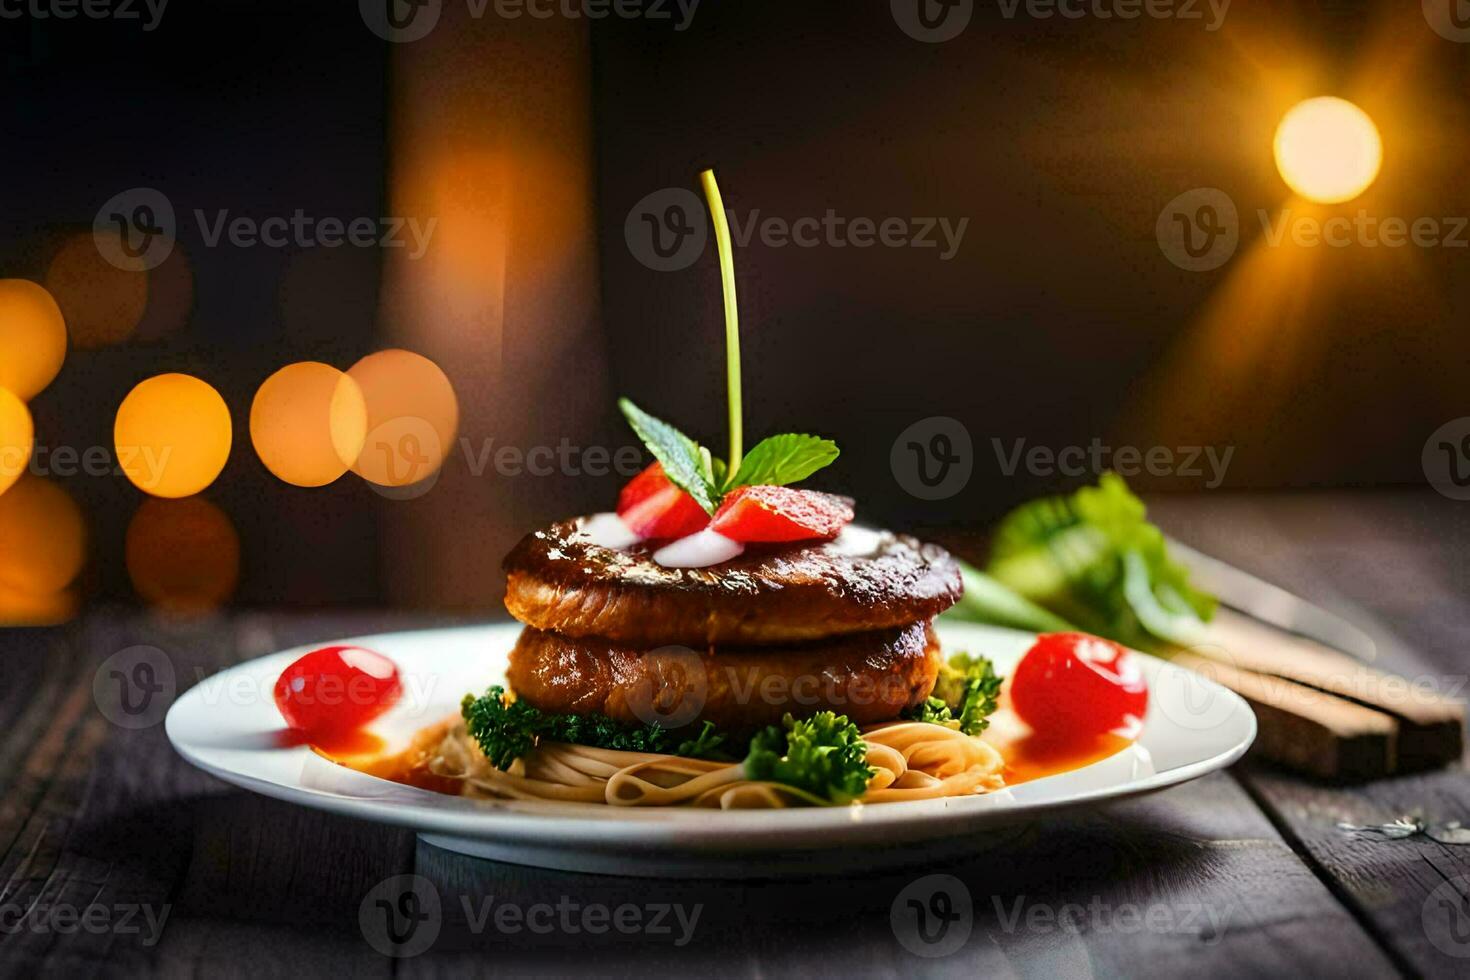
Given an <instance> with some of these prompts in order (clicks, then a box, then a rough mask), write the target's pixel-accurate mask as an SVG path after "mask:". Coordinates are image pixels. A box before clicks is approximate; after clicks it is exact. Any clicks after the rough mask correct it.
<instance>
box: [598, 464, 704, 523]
mask: <svg viewBox="0 0 1470 980" xmlns="http://www.w3.org/2000/svg"><path fill="white" fill-rule="evenodd" d="M618 516H619V517H621V518H622V519H623V523H624V524H626V525H628V529H629V530H630V531H632V532H633V533H634V534H637V535H638V536H639V537H644V538H654V539H661V538H682V537H684V536H685V535H686V534H693V533H694V532H695V531H699V530H703V528H704V527H705V525H707V524H708V523H709V515H708V514H706V513H705V512H704V508H703V507H701V506H699V504H698V502H696V501H695V499H694V498H693V497H691V496H689V494H687V493H685V492H684V491H683V490H680V489H679V488H678V487H676V486H674V484H673V483H671V482H670V481H669V478H668V477H667V476H665V475H664V468H663V464H662V463H653V464H652V465H651V466H649V467H648V468H647V469H645V470H644V471H643V472H642V473H639V474H638V475H637V476H635V477H633V479H632V481H631V482H629V483H628V485H627V486H625V487H623V492H622V493H620V494H618Z"/></svg>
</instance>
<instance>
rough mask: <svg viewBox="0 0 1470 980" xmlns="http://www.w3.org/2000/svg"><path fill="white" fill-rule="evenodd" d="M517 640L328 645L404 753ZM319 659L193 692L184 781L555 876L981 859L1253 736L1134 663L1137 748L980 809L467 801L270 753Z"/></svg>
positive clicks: (243, 669) (975, 644)
mask: <svg viewBox="0 0 1470 980" xmlns="http://www.w3.org/2000/svg"><path fill="white" fill-rule="evenodd" d="M519 630H520V626H519V624H514V623H509V624H501V625H493V626H479V627H469V628H461V629H448V630H428V631H423V632H413V633H388V634H383V635H381V636H369V637H358V638H354V639H351V640H343V641H341V642H342V643H344V644H351V645H354V646H363V647H367V648H369V649H372V650H377V651H379V652H380V653H383V654H385V655H386V656H388V657H390V658H392V659H393V660H394V662H396V663H397V664H398V666H399V670H400V672H401V673H402V675H403V677H404V687H405V693H404V698H403V700H402V701H401V702H400V703H399V704H398V705H397V706H396V707H395V708H394V709H393V710H392V711H391V712H389V713H388V714H387V715H385V716H384V717H383V718H382V719H380V720H379V721H378V722H377V723H375V725H374V726H373V728H374V731H375V732H377V733H378V734H380V735H382V736H383V737H384V738H386V739H387V740H388V741H389V742H390V743H391V744H400V743H406V739H407V738H408V736H409V735H411V734H412V733H413V732H414V731H416V730H418V729H419V728H421V727H423V726H425V725H428V724H431V723H433V722H435V721H437V720H439V719H441V718H443V717H445V716H446V715H449V714H452V713H454V712H456V711H457V710H458V706H459V702H460V699H461V698H462V697H463V696H464V694H465V693H466V692H469V691H474V692H476V693H479V692H480V691H483V690H484V688H486V687H487V686H489V685H491V684H494V683H503V677H504V671H505V662H506V656H507V654H508V653H509V651H510V648H511V646H512V645H513V643H514V641H515V637H516V634H517V633H518V632H519ZM939 634H940V638H941V639H942V640H943V642H944V647H945V649H946V650H961V649H964V650H971V651H975V652H983V653H985V654H986V655H987V656H989V657H991V658H992V659H993V660H995V662H996V666H997V667H998V668H999V669H1001V670H1002V671H1003V672H1008V671H1009V668H1010V667H1011V666H1013V665H1014V663H1015V661H1016V660H1017V658H1019V657H1020V655H1021V654H1022V653H1024V652H1025V650H1026V649H1027V648H1028V647H1029V646H1030V644H1031V642H1032V640H1033V639H1034V637H1033V636H1032V635H1031V634H1029V633H1019V632H1015V631H1012V630H1003V629H994V628H991V627H984V626H973V625H968V624H962V623H960V624H951V623H944V624H942V625H941V626H940V628H939ZM318 645H321V644H318ZM315 646H317V645H314V646H313V647H302V648H299V649H295V650H287V651H284V652H282V653H277V654H273V655H271V656H267V657H262V658H260V659H258V660H253V661H251V662H249V663H245V664H241V665H239V666H237V667H233V668H231V669H229V670H226V671H224V672H222V673H220V674H216V675H215V676H213V677H210V678H208V679H206V680H204V681H203V682H201V683H200V684H198V685H197V686H195V687H194V688H193V689H191V690H190V691H188V692H187V693H186V694H184V695H183V696H182V697H180V698H179V699H178V701H177V702H175V704H174V705H173V707H172V708H171V709H170V711H169V713H168V720H167V722H166V726H165V727H166V730H167V732H168V737H169V740H170V741H171V742H172V743H173V745H174V747H175V748H176V749H177V750H178V751H179V753H180V754H181V755H182V756H183V757H184V758H185V759H187V760H189V761H190V762H191V763H193V764H194V765H196V766H198V767H200V768H201V769H204V770H205V771H207V772H210V773H212V774H214V775H215V776H218V777H219V778H220V779H223V780H225V781H226V782H229V783H234V784H235V785H237V786H243V787H245V788H246V789H249V790H253V791H255V792H257V793H262V794H264V795H266V796H272V797H276V798H277V799H282V800H289V801H291V802H293V803H299V804H301V805H303V806H309V807H315V808H317V809H321V810H326V811H328V812H331V813H340V814H343V815H346V816H350V817H358V818H361V819H364V820H375V821H380V822H383V823H391V824H399V825H402V826H406V827H412V828H413V829H415V830H417V831H418V832H419V833H420V835H421V836H422V837H423V838H424V839H425V840H427V841H429V842H431V843H434V844H436V845H438V846H441V847H446V848H450V849H452V850H456V851H460V852H462V853H466V854H473V855H476V856H480V857H487V858H493V859H495V860H500V861H509V862H513V863H516V864H526V865H533V866H537V867H547V868H559V869H564V870H576V871H591V872H600V873H608V874H625V875H656V876H686V875H689V876H708V875H721V876H733V877H747V876H765V875H772V874H786V873H790V874H801V873H816V872H827V871H833V870H840V869H842V868H843V867H845V866H848V865H852V866H861V867H863V868H868V869H872V868H875V867H878V866H884V865H889V866H891V865H899V864H905V863H918V862H921V861H926V860H935V859H938V858H940V857H945V856H949V855H950V854H953V853H955V852H959V851H973V850H977V849H980V848H981V847H983V846H984V844H985V843H986V842H987V841H990V840H995V839H997V835H995V834H994V833H993V831H994V830H995V829H996V828H1000V827H1005V826H1010V825H1016V824H1019V823H1022V822H1025V821H1027V820H1030V819H1032V818H1034V817H1036V816H1037V815H1038V814H1040V813H1043V812H1046V811H1053V810H1058V809H1061V808H1064V807H1089V806H1096V805H1098V804H1100V803H1102V802H1103V801H1106V800H1116V799H1120V798H1123V797H1128V796H1136V795H1138V794H1141V793H1149V792H1153V791H1155V790H1160V789H1163V788H1165V787H1168V786H1173V785H1176V784H1178V783H1182V782H1185V781H1186V780H1190V779H1194V778H1196V777H1199V776H1203V775H1205V774H1206V773H1209V772H1213V771H1215V770H1217V769H1222V768H1224V767H1225V766H1228V765H1229V764H1230V763H1232V762H1234V761H1235V760H1236V759H1238V758H1240V756H1241V754H1242V753H1244V752H1245V750H1246V749H1247V748H1248V747H1249V746H1250V744H1251V740H1252V739H1254V738H1255V734H1256V719H1255V716H1254V715H1253V714H1252V713H1251V709H1250V707H1249V706H1248V705H1247V704H1246V703H1245V702H1244V701H1243V700H1241V699H1240V698H1239V697H1238V696H1237V695H1235V694H1234V693H1233V692H1231V691H1227V690H1226V689H1224V688H1222V687H1220V686H1219V685H1217V684H1215V683H1213V682H1211V681H1209V680H1206V679H1205V678H1203V677H1200V676H1199V675H1198V674H1194V673H1192V672H1190V671H1187V670H1183V669H1181V668H1178V667H1174V666H1171V665H1170V664H1167V663H1165V662H1163V661H1161V660H1158V659H1156V658H1153V657H1148V656H1143V670H1144V674H1145V676H1146V677H1147V678H1148V682H1149V691H1150V698H1149V709H1148V717H1147V718H1146V719H1145V721H1144V726H1143V731H1142V733H1141V735H1140V737H1139V739H1138V741H1137V742H1136V743H1134V744H1133V745H1132V746H1131V747H1129V748H1128V749H1125V750H1123V751H1122V752H1119V753H1118V754H1116V755H1114V756H1111V757H1109V758H1107V759H1104V760H1102V761H1101V762H1097V763H1094V764H1092V765H1089V766H1086V767H1084V768H1081V769H1077V770H1074V771H1072V772H1067V773H1062V774H1059V775H1055V776H1049V777H1046V778H1044V779H1038V780H1035V781H1033V782H1029V783H1023V784H1021V785H1018V786H1015V787H1012V788H1009V789H1006V790H1003V791H1001V792H997V793H991V794H988V795H985V796H977V797H965V798H949V799H941V800H926V801H922V802H913V803H884V804H874V805H871V806H851V807H830V808H813V809H791V810H777V811H711V810H690V809H677V808H667V809H656V808H646V809H634V808H624V807H607V806H601V805H597V804H574V803H549V802H540V801H530V802H520V801H517V802H498V801H484V800H469V799H461V798H457V797H450V796H445V795H442V794H438V793H431V792H428V791H426V790H421V789H416V788H413V787H409V786H402V785H399V784H397V783H391V782H387V781H385V780H381V779H377V778H374V777H372V776H367V775H364V774H362V773H358V772H353V771H352V770H349V769H346V768H344V767H342V766H338V765H335V764H333V763H331V762H328V761H326V760H324V759H322V758H321V757H320V756H318V755H316V754H315V753H313V752H312V751H311V750H310V749H308V748H306V747H304V746H294V747H281V739H280V735H281V734H282V732H281V729H282V723H281V717H280V714H279V713H278V712H277V711H276V708H275V705H274V703H273V700H272V696H271V689H272V686H273V685H274V684H275V681H276V678H277V676H278V675H279V674H280V672H281V671H282V669H284V668H285V667H286V666H287V665H288V664H290V663H291V662H292V661H293V660H295V659H296V658H297V657H299V656H300V655H301V654H302V653H304V652H306V651H307V650H308V649H314V648H315ZM1140 656H1142V655H1140ZM982 832H984V833H983V835H982ZM977 835H980V836H977Z"/></svg>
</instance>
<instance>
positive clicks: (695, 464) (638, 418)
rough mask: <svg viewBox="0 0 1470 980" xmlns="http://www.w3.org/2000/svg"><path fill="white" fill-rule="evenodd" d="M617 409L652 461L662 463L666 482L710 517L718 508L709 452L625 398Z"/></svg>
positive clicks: (620, 401) (619, 401) (620, 399)
mask: <svg viewBox="0 0 1470 980" xmlns="http://www.w3.org/2000/svg"><path fill="white" fill-rule="evenodd" d="M618 408H619V409H621V410H622V412H623V415H624V416H625V417H626V418H627V420H628V424H629V425H630V426H632V427H633V431H634V432H635V433H636V434H637V435H638V438H639V439H642V440H643V445H645V446H647V447H648V451H649V452H650V453H652V454H653V458H654V459H656V460H658V461H659V462H660V463H662V464H663V466H664V475H665V476H667V477H668V478H669V482H670V483H672V484H674V486H676V487H678V488H679V489H681V490H683V491H684V492H685V493H687V494H689V496H691V497H693V498H694V500H695V502H696V503H698V504H699V506H701V507H703V508H704V510H705V513H707V514H713V513H714V512H715V508H716V507H718V506H719V493H718V491H717V490H716V488H715V481H714V471H713V463H712V461H711V459H710V455H709V451H708V450H705V449H702V448H701V447H700V445H699V443H697V442H695V441H694V440H693V439H691V438H689V437H688V436H686V435H685V434H684V433H682V432H680V431H679V430H678V429H676V428H674V427H673V426H672V425H669V423H667V422H664V421H662V420H661V419H656V418H654V417H653V416H652V415H649V414H648V413H647V412H645V411H644V410H643V409H641V408H639V407H638V406H637V405H634V404H633V403H632V402H630V401H628V399H626V398H619V399H618Z"/></svg>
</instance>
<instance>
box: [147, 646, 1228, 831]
mask: <svg viewBox="0 0 1470 980" xmlns="http://www.w3.org/2000/svg"><path fill="white" fill-rule="evenodd" d="M519 629H520V626H519V624H515V623H496V624H488V625H482V626H469V627H452V628H449V629H430V630H418V631H407V632H394V633H379V634H373V635H367V636H359V637H351V638H346V639H342V640H335V641H330V642H331V643H340V644H343V645H351V646H363V647H368V648H370V649H380V650H392V649H394V648H395V647H396V646H398V645H399V644H402V643H406V642H412V641H415V640H418V641H420V642H422V641H425V640H433V639H435V638H438V639H441V640H442V639H443V638H445V637H447V636H452V635H455V634H458V635H460V636H462V637H463V638H465V639H466V640H469V639H471V638H472V637H473V636H474V635H475V634H479V635H480V636H481V638H482V640H484V639H489V638H491V637H493V635H494V634H495V633H497V632H501V631H504V632H506V634H507V636H508V637H509V636H513V635H514V632H515V631H518V630H519ZM940 633H941V638H942V639H944V640H945V646H946V649H954V648H956V646H965V645H967V644H966V643H965V642H964V640H963V636H964V634H966V633H969V634H971V636H972V637H973V636H975V635H979V634H984V633H989V634H991V635H992V636H994V635H997V634H1011V635H1012V636H1013V637H1020V636H1026V635H1028V634H1019V633H1017V632H1016V631H1012V630H999V629H996V628H991V627H977V626H973V625H971V624H965V623H958V624H949V623H941V624H940ZM946 635H948V636H946ZM325 645H328V644H326V643H314V644H308V645H303V646H300V647H296V648H292V649H289V650H284V651H281V652H280V653H276V654H269V655H267V656H264V657H261V658H257V659H255V660H251V661H247V662H245V663H242V664H238V665H236V666H234V667H231V668H228V669H227V670H225V671H222V672H220V673H218V674H215V675H213V676H211V677H209V678H206V679H205V680H203V681H201V682H200V683H199V684H197V685H195V686H194V687H193V688H191V689H190V690H189V691H187V692H185V693H184V694H183V695H181V696H180V697H179V698H178V699H177V700H176V701H175V702H174V704H173V706H172V707H171V708H170V710H169V713H168V716H167V718H166V720H165V731H166V733H167V735H168V738H169V740H170V742H171V743H172V744H173V746H174V748H175V750H176V751H178V752H179V754H180V755H181V756H183V758H184V759H186V760H187V761H188V762H190V763H191V764H193V765H195V766H197V767H199V768H200V769H202V770H204V771H205V772H208V773H210V774H211V775H214V776H216V777H217V778H219V779H222V780H224V781H225V782H227V783H231V784H233V785H236V786H240V787H242V788H244V789H248V790H251V791H252V792H256V793H260V794H262V795H265V796H269V797H273V798H276V799H280V800H284V801H287V802H291V803H296V804H299V805H303V806H307V807H310V808H314V809H320V810H323V811H327V812H331V813H336V814H340V815H343V816H349V817H356V818H359V819H368V820H373V821H377V822H382V823H389V824H394V825H399V826H405V827H410V828H413V829H415V830H417V831H420V832H423V833H427V834H433V835H449V836H457V837H471V838H485V839H490V840H495V841H497V842H501V843H507V842H508V843H514V842H515V841H516V840H517V839H523V840H525V841H526V842H527V843H528V844H534V846H536V847H542V848H544V847H565V848H571V849H575V850H581V851H590V852H606V851H620V850H621V851H627V850H629V849H636V850H639V851H647V850H664V849H675V850H677V851H680V852H683V853H690V852H702V851H708V852H723V853H731V852H746V851H773V850H791V849H803V848H807V847H815V848H831V847H842V846H847V845H850V844H854V843H861V842H863V841H865V840H868V841H871V840H878V839H881V840H883V841H885V842H894V843H898V842H902V841H903V840H908V839H912V840H921V839H922V840H928V839H934V838H944V837H949V836H953V835H956V834H959V833H963V832H965V831H968V830H974V829H981V828H983V827H985V826H987V825H990V826H995V825H1001V824H1011V823H1015V822H1020V821H1024V820H1030V819H1033V818H1035V817H1037V816H1040V815H1043V814H1046V813H1049V812H1054V811H1057V810H1061V809H1069V808H1073V807H1079V806H1085V805H1087V804H1099V803H1103V802H1112V801H1117V800H1122V799H1127V798H1130V797H1134V796H1139V795H1143V794H1146V793H1152V792H1157V791H1159V790H1162V789H1166V788H1169V787H1171V786H1175V785H1178V784H1180V783H1183V782H1187V781H1189V780H1192V779H1196V778H1199V777H1200V776H1204V775H1206V774H1208V773H1210V772H1214V771H1216V770H1218V769H1223V768H1225V767H1226V766H1228V765H1230V764H1231V763H1233V762H1235V761H1236V760H1237V759H1239V758H1240V757H1241V756H1242V755H1243V754H1244V753H1245V752H1246V750H1247V749H1248V748H1249V747H1250V744H1251V742H1252V741H1253V740H1254V738H1255V735H1256V719H1255V715H1254V713H1253V712H1252V711H1251V709H1250V707H1249V705H1247V704H1246V702H1245V701H1244V700H1243V699H1241V698H1240V697H1239V696H1238V695H1236V694H1235V693H1234V692H1232V691H1229V690H1227V689H1225V688H1222V687H1219V686H1218V685H1216V684H1215V683H1214V682H1212V681H1209V680H1208V679H1206V678H1203V677H1200V676H1199V675H1196V674H1192V673H1190V674H1189V677H1190V678H1192V679H1193V681H1195V682H1198V683H1202V684H1204V685H1206V686H1207V688H1208V689H1209V691H1210V694H1211V695H1212V696H1215V697H1222V698H1224V699H1225V701H1226V703H1227V704H1228V705H1229V707H1230V716H1231V717H1232V718H1239V719H1240V720H1242V721H1244V722H1245V723H1246V729H1245V731H1244V733H1243V734H1242V735H1241V736H1240V737H1239V738H1238V739H1236V740H1235V742H1234V743H1233V744H1231V745H1230V746H1229V747H1228V748H1227V749H1225V750H1223V751H1220V752H1217V753H1215V754H1213V755H1211V756H1209V757H1206V758H1202V759H1197V760H1194V761H1191V762H1187V763H1183V764H1181V765H1178V766H1174V767H1171V768H1169V769H1166V770H1164V771H1162V772H1156V773H1154V774H1152V775H1150V776H1146V777H1144V778H1141V779H1136V780H1130V781H1128V782H1125V783H1121V784H1117V785H1110V786H1107V787H1103V788H1098V789H1093V790H1088V791H1082V792H1077V793H1072V794H1069V795H1065V796H1060V797H1056V798H1053V799H1044V800H1034V801H1025V802H1015V801H1009V802H1008V803H1007V804H1005V805H994V804H993V803H992V802H987V801H989V800H991V798H990V797H985V796H980V797H968V798H950V799H946V800H938V801H928V802H923V803H888V804H881V805H873V806H866V807H862V806H857V807H836V808H827V809H821V808H814V809H791V810H782V811H731V812H722V811H691V810H688V809H681V808H669V809H652V808H651V809H645V810H638V811H632V812H630V811H627V810H623V809H621V808H603V807H599V806H596V805H584V807H585V810H586V812H585V814H581V813H579V815H577V816H561V815H552V814H551V813H549V812H547V811H548V810H550V809H551V807H542V806H540V805H538V804H534V803H530V804H514V805H503V804H490V805H474V806H473V808H472V809H465V808H462V806H455V805H453V804H461V805H462V804H467V803H470V802H471V801H464V800H458V799H456V798H452V797H450V798H446V797H442V796H440V795H439V794H435V793H432V792H429V791H426V790H417V789H413V788H411V787H399V786H397V784H388V783H383V785H384V786H392V787H394V788H395V790H402V791H403V792H404V793H406V794H416V796H414V799H415V800H416V802H414V803H406V802H399V801H384V800H380V799H373V798H362V797H355V796H345V795H340V794H336V793H330V792H324V791H322V790H319V789H315V788H311V787H306V786H302V785H299V782H298V784H295V785H293V784H290V783H284V782H278V781H275V780H271V779H263V778H258V777H256V776H252V775H251V774H250V773H249V772H247V771H241V769H240V768H239V767H237V766H236V767H232V766H230V765H223V764H220V762H218V761H217V759H216V758H215V757H213V756H212V755H211V753H210V752H209V751H207V747H205V748H204V749H201V747H199V746H197V745H195V744H194V741H193V740H192V739H190V738H189V737H188V736H187V734H186V733H185V731H184V730H183V729H184V724H183V719H184V718H185V716H186V715H187V713H188V712H189V711H190V710H191V706H192V705H193V704H194V702H196V701H197V700H199V699H200V697H201V693H202V692H203V691H204V690H205V689H206V687H207V686H208V685H212V684H214V685H225V684H228V683H231V682H232V681H233V680H234V679H237V678H239V677H241V676H242V675H250V674H254V675H260V674H262V673H264V674H269V675H271V676H274V675H275V674H278V673H279V672H280V670H281V669H282V668H284V667H285V666H286V665H287V664H289V663H290V662H291V661H292V660H294V659H295V658H296V657H299V656H300V655H301V654H302V653H304V652H306V651H308V650H311V649H316V648H318V647H321V646H325ZM970 645H973V644H970ZM1139 656H1143V657H1147V659H1148V661H1149V663H1147V664H1146V666H1147V667H1148V668H1149V670H1150V672H1154V673H1157V672H1169V671H1180V672H1181V673H1188V672H1185V671H1183V668H1179V667H1175V666H1173V665H1171V664H1168V663H1166V662H1164V661H1160V660H1157V659H1156V658H1152V657H1148V655H1147V654H1139ZM493 682H494V679H493V678H487V679H486V681H485V682H484V683H485V684H487V685H488V684H490V683H493ZM272 710H274V709H273V708H272ZM273 751H284V752H299V753H306V754H310V750H309V749H307V748H305V747H300V748H297V749H285V750H280V749H278V750H273ZM1103 764H1105V763H1095V764H1094V765H1103ZM324 765H330V764H327V763H324ZM1088 768H1091V767H1088ZM353 775H360V774H353ZM1068 775H1072V774H1070V773H1068V774H1063V775H1062V776H1058V777H1051V778H1052V779H1062V778H1065V777H1066V776H1068ZM360 778H361V779H363V780H371V781H373V782H375V783H380V782H382V781H379V780H374V779H373V777H369V776H365V775H361V776H360ZM1039 782H1040V781H1038V783H1039ZM1028 785H1037V784H1028ZM420 797H421V799H420Z"/></svg>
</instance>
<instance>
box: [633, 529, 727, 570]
mask: <svg viewBox="0 0 1470 980" xmlns="http://www.w3.org/2000/svg"><path fill="white" fill-rule="evenodd" d="M744 550H745V545H743V544H741V543H740V542H739V541H732V540H731V539H729V538H727V537H725V536H724V535H723V534H720V533H719V532H717V531H711V530H710V529H709V528H705V529H704V530H703V531H698V532H696V533H694V534H691V535H689V536H688V537H687V538H680V539H679V540H677V541H675V542H673V543H672V544H667V545H664V546H663V547H662V548H660V549H658V550H657V551H655V552H654V553H653V560H654V561H656V562H658V563H659V564H660V565H662V566H664V567H665V568H707V567H709V566H710V565H718V564H719V563H720V562H723V561H729V560H730V559H731V558H734V557H735V556H736V555H738V554H740V553H741V552H742V551H744Z"/></svg>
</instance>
